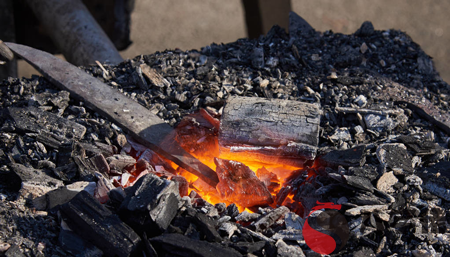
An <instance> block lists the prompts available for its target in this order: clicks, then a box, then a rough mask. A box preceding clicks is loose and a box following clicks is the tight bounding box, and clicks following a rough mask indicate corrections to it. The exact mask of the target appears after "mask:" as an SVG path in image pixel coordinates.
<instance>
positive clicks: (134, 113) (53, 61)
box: [5, 43, 219, 187]
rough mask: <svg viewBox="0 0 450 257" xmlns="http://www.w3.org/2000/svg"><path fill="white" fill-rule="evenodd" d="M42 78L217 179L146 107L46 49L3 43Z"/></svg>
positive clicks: (139, 138)
mask: <svg viewBox="0 0 450 257" xmlns="http://www.w3.org/2000/svg"><path fill="white" fill-rule="evenodd" d="M5 44H6V45H7V46H8V47H9V48H10V49H11V50H12V51H13V52H14V53H16V54H17V55H19V56H20V57H22V58H23V59H25V60H26V61H27V62H28V63H30V64H31V65H32V66H33V67H34V68H36V69H37V70H38V71H39V72H40V73H41V74H42V75H43V76H44V77H45V78H47V79H48V80H49V81H50V82H51V83H53V84H54V85H56V86H57V87H59V88H60V89H63V90H66V91H69V92H70V93H71V95H72V96H73V97H74V98H76V99H79V100H82V101H84V102H85V103H86V106H87V107H88V108H90V109H92V110H94V111H96V112H98V113H100V114H101V115H103V116H105V117H107V118H109V119H110V120H111V121H113V122H114V123H116V124H117V125H118V126H120V127H121V128H122V129H123V130H124V131H127V132H128V133H129V134H131V135H132V136H133V137H134V138H135V139H136V140H137V142H139V143H141V144H143V145H145V146H147V147H149V148H150V149H152V150H153V151H155V152H157V153H158V154H161V155H162V156H164V157H165V158H167V159H169V160H171V161H173V162H174V163H176V164H177V165H179V166H181V167H182V168H184V169H186V170H188V171H189V172H191V173H193V174H194V175H196V176H198V177H199V178H201V179H202V180H204V181H205V182H207V183H208V184H210V185H211V186H213V187H215V186H216V185H217V183H218V182H219V180H218V178H217V174H216V173H215V172H214V171H213V170H212V169H210V168H209V167H208V166H206V165H204V164H203V163H201V162H200V161H199V160H197V159H196V158H194V157H193V156H192V155H191V154H189V153H188V152H186V151H185V150H184V149H182V148H181V147H180V146H179V145H178V144H177V143H176V142H173V140H172V141H168V140H167V138H170V136H171V133H172V132H173V128H172V127H171V126H170V125H168V124H167V123H165V122H164V120H162V119H161V118H159V117H158V116H156V115H155V114H153V113H152V112H150V111H149V110H148V109H147V108H145V107H143V106H142V105H140V104H139V103H137V102H135V101H133V100H131V99H130V98H128V97H126V96H125V95H123V94H122V93H120V92H118V91H116V90H114V89H113V88H111V87H109V86H108V85H106V84H104V83H103V82H101V81H100V80H98V79H96V78H94V77H92V76H90V75H89V74H87V73H86V72H84V71H83V70H81V69H79V68H78V67H76V66H74V65H72V64H70V63H68V62H66V61H63V60H61V59H59V58H57V57H55V56H53V55H51V54H49V53H46V52H43V51H40V50H37V49H34V48H31V47H28V46H24V45H19V44H15V43H5Z"/></svg>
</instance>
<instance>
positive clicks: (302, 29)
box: [289, 12, 315, 38]
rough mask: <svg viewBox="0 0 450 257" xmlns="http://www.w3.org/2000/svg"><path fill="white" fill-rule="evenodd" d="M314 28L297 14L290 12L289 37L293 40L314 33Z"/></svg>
mask: <svg viewBox="0 0 450 257" xmlns="http://www.w3.org/2000/svg"><path fill="white" fill-rule="evenodd" d="M314 31H315V30H314V28H313V27H311V25H309V23H308V22H307V21H306V20H305V19H303V18H302V17H300V16H299V15H298V14H297V13H295V12H289V36H290V37H291V38H293V37H298V36H306V35H308V34H309V33H311V32H314Z"/></svg>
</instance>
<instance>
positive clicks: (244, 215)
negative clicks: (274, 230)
mask: <svg viewBox="0 0 450 257" xmlns="http://www.w3.org/2000/svg"><path fill="white" fill-rule="evenodd" d="M260 216H261V214H259V213H256V212H254V213H250V212H248V211H243V212H241V213H240V214H239V215H237V216H236V218H235V219H236V221H242V222H250V221H254V220H256V219H257V218H259V217H260Z"/></svg>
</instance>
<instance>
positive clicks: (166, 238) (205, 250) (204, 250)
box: [150, 234, 242, 257]
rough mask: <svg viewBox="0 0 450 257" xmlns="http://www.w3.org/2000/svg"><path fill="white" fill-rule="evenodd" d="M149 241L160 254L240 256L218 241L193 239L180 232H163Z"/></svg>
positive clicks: (208, 256)
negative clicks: (210, 241)
mask: <svg viewBox="0 0 450 257" xmlns="http://www.w3.org/2000/svg"><path fill="white" fill-rule="evenodd" d="M150 242H151V243H152V245H153V246H154V247H155V248H156V250H157V252H158V254H160V255H161V256H168V255H170V256H199V257H201V256H203V257H210V256H215V257H221V256H223V257H232V256H236V257H237V256H242V255H241V254H240V253H239V252H237V251H236V250H234V249H231V248H228V247H224V246H222V245H220V244H218V243H209V242H205V241H200V240H193V239H190V238H189V237H187V236H183V235H180V234H164V235H161V236H158V237H154V238H151V239H150Z"/></svg>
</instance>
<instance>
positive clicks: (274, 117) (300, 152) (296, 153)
mask: <svg viewBox="0 0 450 257" xmlns="http://www.w3.org/2000/svg"><path fill="white" fill-rule="evenodd" d="M319 123H320V111H319V108H318V106H317V105H314V104H308V103H302V102H297V101H290V100H280V99H271V100H268V99H261V98H253V97H230V98H229V99H228V100H227V103H226V104H225V107H224V110H223V116H222V119H221V123H220V132H219V146H220V151H221V158H224V159H233V160H236V161H241V162H242V161H245V160H248V159H249V158H251V159H253V160H255V161H259V162H263V163H280V162H282V163H283V164H288V165H292V166H303V163H304V161H305V160H312V159H314V158H315V156H316V151H317V144H318V141H319V139H318V136H319Z"/></svg>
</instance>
